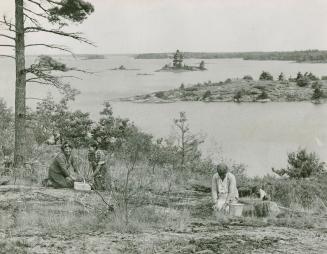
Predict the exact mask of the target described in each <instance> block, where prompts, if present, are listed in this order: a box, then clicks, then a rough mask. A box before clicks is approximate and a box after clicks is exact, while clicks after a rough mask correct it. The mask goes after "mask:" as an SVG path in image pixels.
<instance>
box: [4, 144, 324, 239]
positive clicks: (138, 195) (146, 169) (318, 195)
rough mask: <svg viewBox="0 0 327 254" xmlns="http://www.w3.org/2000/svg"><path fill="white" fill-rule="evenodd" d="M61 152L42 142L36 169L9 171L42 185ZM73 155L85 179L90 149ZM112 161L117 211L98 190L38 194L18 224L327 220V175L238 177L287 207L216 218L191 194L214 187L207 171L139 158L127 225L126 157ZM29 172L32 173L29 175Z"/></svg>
mask: <svg viewBox="0 0 327 254" xmlns="http://www.w3.org/2000/svg"><path fill="white" fill-rule="evenodd" d="M57 152H59V148H58V147H53V146H42V147H40V148H39V149H37V150H36V151H35V154H36V155H35V158H37V159H36V160H34V164H33V165H34V167H33V168H32V171H28V170H26V169H21V170H16V171H11V172H12V173H11V175H10V177H11V181H14V178H15V179H16V184H28V185H32V186H40V185H41V182H42V180H43V178H45V177H46V176H47V167H48V164H49V162H50V161H51V159H52V158H53V157H54V156H55V154H56V153H57ZM74 154H75V156H77V157H78V158H79V160H78V161H77V162H78V168H79V170H80V172H81V174H82V175H83V176H84V177H85V178H87V177H88V174H89V173H90V170H89V168H88V166H87V165H88V163H87V151H86V150H85V149H81V150H75V151H74ZM108 165H109V166H108V171H109V172H110V173H109V174H108V179H107V183H108V189H109V191H106V192H101V193H100V194H101V195H102V196H103V198H104V199H105V200H106V201H107V202H109V203H114V206H115V212H110V211H109V210H108V208H107V207H106V205H105V204H104V202H103V201H102V200H101V198H100V197H99V196H98V195H96V194H94V193H93V194H87V193H85V194H76V195H72V196H67V199H66V200H65V201H62V202H59V203H58V202H53V201H51V200H48V201H46V202H45V203H44V204H43V205H42V202H44V201H43V200H40V201H41V202H39V203H37V201H38V200H37V198H36V199H33V198H30V200H28V199H27V200H26V201H24V200H23V204H21V205H20V206H19V207H20V208H19V209H18V211H17V212H16V213H17V216H16V218H15V227H14V228H15V229H16V230H17V231H19V232H28V231H31V232H33V231H35V230H36V231H40V232H68V231H70V230H72V231H88V230H93V229H94V230H98V229H103V230H107V231H109V232H120V233H132V234H135V233H140V232H147V231H153V230H160V231H162V230H164V231H173V232H188V231H189V230H190V229H191V228H192V223H193V222H194V221H195V220H201V221H207V222H208V221H214V222H215V223H218V224H221V225H248V226H269V225H276V226H285V227H295V228H310V227H311V228H316V227H318V226H319V225H325V226H326V220H325V219H322V218H323V216H324V215H325V214H326V212H327V209H326V196H325V193H326V192H327V189H326V188H327V187H326V183H327V176H320V177H319V178H312V179H309V180H289V179H279V178H275V177H263V178H255V179H252V178H251V179H250V178H246V179H240V178H239V177H238V181H239V183H240V184H248V185H251V184H253V185H257V184H260V186H263V187H264V189H265V190H266V191H267V192H268V194H270V196H271V197H272V200H273V201H276V202H277V203H278V204H279V205H280V206H285V207H287V208H288V209H289V210H286V211H284V213H283V214H282V215H281V216H279V217H277V218H276V217H269V218H257V217H255V216H251V212H249V215H250V216H247V217H242V218H231V217H228V216H222V217H218V218H216V217H212V208H211V206H212V205H211V199H210V193H202V194H201V193H200V192H199V193H200V194H201V195H200V196H192V195H193V194H192V191H191V190H190V189H189V188H190V183H191V182H192V181H193V180H195V181H198V182H201V183H207V184H209V186H210V174H209V173H208V174H197V173H194V172H189V171H185V172H180V171H175V172H172V171H171V170H170V169H169V168H157V169H156V170H155V172H154V173H153V172H152V168H151V167H150V166H149V165H147V164H146V163H144V162H140V163H139V164H138V165H137V166H136V169H135V171H133V172H132V174H131V180H130V185H129V186H128V189H127V190H128V196H129V205H128V209H127V212H128V217H129V223H128V224H126V223H125V216H126V210H125V209H124V206H123V195H122V190H123V188H124V183H125V182H124V181H125V178H126V171H127V168H126V165H125V163H124V162H122V161H120V160H117V159H114V158H113V157H108ZM31 172H32V173H33V174H32V176H30V178H29V179H26V178H27V177H28V176H29V173H31ZM34 201H35V202H36V203H35V202H34ZM75 201H76V202H78V205H77V203H76V202H75ZM24 202H26V203H24ZM33 202H34V203H33ZM192 202H193V203H192ZM194 202H195V204H194ZM33 204H34V206H33ZM35 204H36V205H35ZM51 204H52V205H51ZM83 204H85V206H83ZM50 208H51V209H50ZM4 218H5V217H4ZM0 221H1V220H0ZM324 223H325V224H324Z"/></svg>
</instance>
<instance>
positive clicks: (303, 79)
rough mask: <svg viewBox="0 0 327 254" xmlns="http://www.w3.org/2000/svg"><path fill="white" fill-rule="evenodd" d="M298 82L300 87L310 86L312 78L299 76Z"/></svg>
mask: <svg viewBox="0 0 327 254" xmlns="http://www.w3.org/2000/svg"><path fill="white" fill-rule="evenodd" d="M296 84H297V85H298V86H299V87H305V86H308V85H309V84H310V79H309V78H307V77H301V78H297V79H296Z"/></svg>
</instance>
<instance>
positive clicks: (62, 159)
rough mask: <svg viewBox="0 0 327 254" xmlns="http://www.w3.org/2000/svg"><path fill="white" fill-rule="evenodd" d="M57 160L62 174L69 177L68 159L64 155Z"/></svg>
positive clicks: (60, 155)
mask: <svg viewBox="0 0 327 254" xmlns="http://www.w3.org/2000/svg"><path fill="white" fill-rule="evenodd" d="M56 160H57V164H58V166H59V168H60V170H61V172H62V174H63V175H64V176H65V177H69V176H70V175H69V172H68V167H67V166H68V165H67V163H66V158H65V155H64V154H59V155H58V156H57V158H56Z"/></svg>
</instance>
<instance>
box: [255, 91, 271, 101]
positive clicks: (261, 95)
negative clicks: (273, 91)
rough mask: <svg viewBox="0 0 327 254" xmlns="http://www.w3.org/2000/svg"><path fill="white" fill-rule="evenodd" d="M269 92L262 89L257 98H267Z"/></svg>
mask: <svg viewBox="0 0 327 254" xmlns="http://www.w3.org/2000/svg"><path fill="white" fill-rule="evenodd" d="M268 98H269V97H268V94H267V93H266V91H265V90H262V91H261V94H259V95H258V97H257V100H265V99H268Z"/></svg>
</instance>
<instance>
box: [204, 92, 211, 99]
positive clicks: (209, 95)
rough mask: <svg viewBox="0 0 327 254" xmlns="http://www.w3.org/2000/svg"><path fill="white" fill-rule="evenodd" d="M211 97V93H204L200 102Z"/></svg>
mask: <svg viewBox="0 0 327 254" xmlns="http://www.w3.org/2000/svg"><path fill="white" fill-rule="evenodd" d="M210 97H211V92H210V90H207V91H205V93H204V94H203V96H202V100H205V99H206V98H210Z"/></svg>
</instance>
